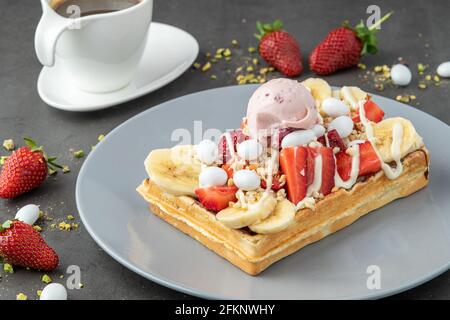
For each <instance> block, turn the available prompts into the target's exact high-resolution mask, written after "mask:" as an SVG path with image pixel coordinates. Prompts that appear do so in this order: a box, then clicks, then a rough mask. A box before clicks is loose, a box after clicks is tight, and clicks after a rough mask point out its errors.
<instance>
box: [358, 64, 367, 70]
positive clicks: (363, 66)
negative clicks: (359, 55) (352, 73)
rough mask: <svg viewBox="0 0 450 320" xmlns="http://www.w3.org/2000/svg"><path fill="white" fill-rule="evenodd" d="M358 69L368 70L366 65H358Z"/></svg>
mask: <svg viewBox="0 0 450 320" xmlns="http://www.w3.org/2000/svg"><path fill="white" fill-rule="evenodd" d="M358 68H360V69H361V70H366V68H367V66H366V65H365V64H364V63H358Z"/></svg>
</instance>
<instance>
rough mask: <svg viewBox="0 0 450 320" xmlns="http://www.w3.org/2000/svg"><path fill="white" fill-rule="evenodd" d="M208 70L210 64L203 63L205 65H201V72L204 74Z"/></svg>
mask: <svg viewBox="0 0 450 320" xmlns="http://www.w3.org/2000/svg"><path fill="white" fill-rule="evenodd" d="M209 69H211V63H210V62H207V63H205V64H204V65H203V67H202V71H203V72H206V71H208V70H209Z"/></svg>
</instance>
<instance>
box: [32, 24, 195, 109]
mask: <svg viewBox="0 0 450 320" xmlns="http://www.w3.org/2000/svg"><path fill="white" fill-rule="evenodd" d="M198 51H199V46H198V42H197V40H195V38H194V37H193V36H192V35H191V34H189V33H187V32H186V31H184V30H181V29H179V28H176V27H173V26H170V25H167V24H162V23H157V22H153V23H152V24H151V25H150V32H149V35H148V42H147V46H146V48H145V51H144V55H143V58H142V61H141V63H140V65H139V67H138V71H137V73H136V76H135V78H134V80H132V82H131V83H130V85H128V86H127V87H125V88H123V89H121V90H118V91H114V92H111V93H102V94H95V93H88V92H85V91H81V90H79V89H77V88H75V87H73V86H72V85H71V84H70V83H69V81H67V80H66V79H64V78H63V77H62V75H61V70H60V68H58V65H57V64H56V65H55V66H54V67H51V68H48V67H44V68H43V69H42V71H41V73H40V75H39V79H38V92H39V96H40V97H41V99H42V100H44V102H45V103H47V104H48V105H50V106H52V107H55V108H57V109H61V110H66V111H79V112H83V111H94V110H100V109H105V108H108V107H111V106H114V105H118V104H120V103H124V102H126V101H130V100H133V99H136V98H138V97H141V96H143V95H145V94H147V93H149V92H152V91H155V90H157V89H159V88H161V87H162V86H164V85H166V84H168V83H169V82H171V81H173V80H175V79H176V78H178V77H179V76H180V75H181V74H182V73H183V72H184V71H186V69H188V68H189V67H190V66H191V65H192V63H193V62H194V60H195V58H196V57H197V54H198Z"/></svg>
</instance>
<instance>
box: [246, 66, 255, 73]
mask: <svg viewBox="0 0 450 320" xmlns="http://www.w3.org/2000/svg"><path fill="white" fill-rule="evenodd" d="M246 70H247V72H253V71H254V69H253V67H252V66H248V67H247V69H246Z"/></svg>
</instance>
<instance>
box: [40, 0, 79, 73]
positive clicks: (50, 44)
mask: <svg viewBox="0 0 450 320" xmlns="http://www.w3.org/2000/svg"><path fill="white" fill-rule="evenodd" d="M42 11H43V14H42V17H41V20H40V21H39V24H38V26H37V29H36V33H35V36H34V47H35V50H36V54H37V57H38V59H39V61H40V62H41V64H43V65H44V66H47V67H52V66H53V65H54V64H55V48H56V43H57V41H58V38H59V37H60V36H61V34H62V33H63V32H64V31H65V30H66V28H68V27H69V25H70V21H69V20H67V19H65V18H63V17H61V16H60V15H58V14H57V13H56V12H55V11H53V9H52V8H50V7H49V6H48V4H47V3H45V1H43V2H42Z"/></svg>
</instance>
